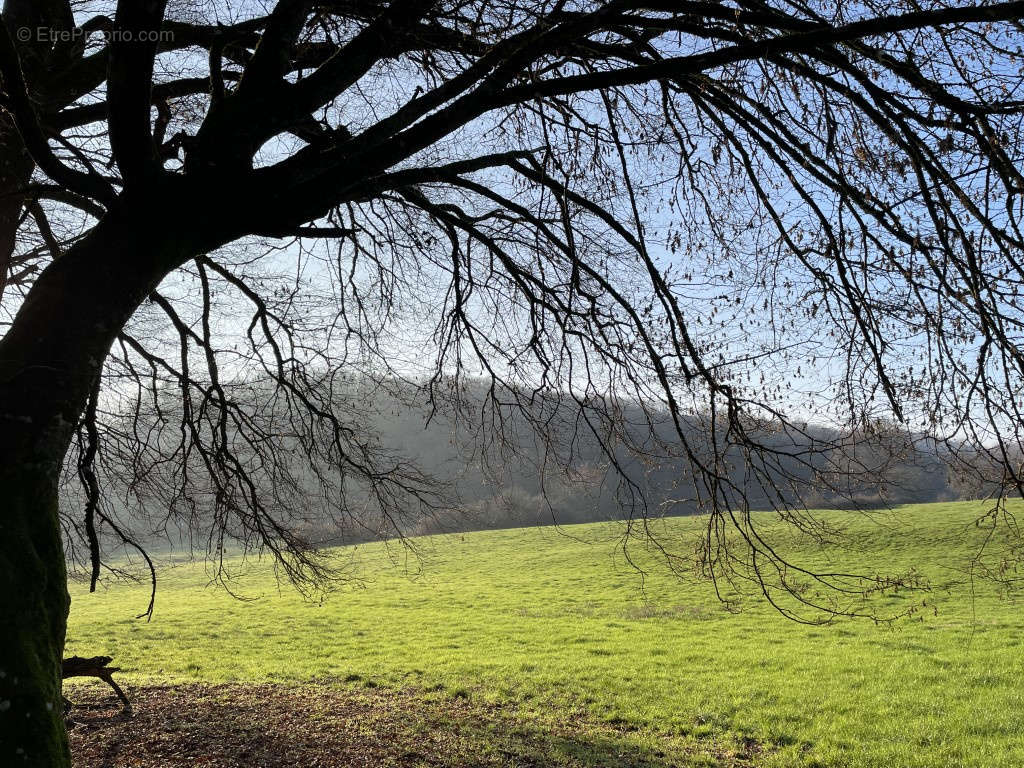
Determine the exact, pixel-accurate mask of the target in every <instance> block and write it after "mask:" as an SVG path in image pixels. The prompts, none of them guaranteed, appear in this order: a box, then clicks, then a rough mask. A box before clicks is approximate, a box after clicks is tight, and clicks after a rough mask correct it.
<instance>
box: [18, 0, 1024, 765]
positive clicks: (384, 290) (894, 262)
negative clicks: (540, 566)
mask: <svg viewBox="0 0 1024 768" xmlns="http://www.w3.org/2000/svg"><path fill="white" fill-rule="evenodd" d="M1022 15H1024V2H980V0H979V1H977V2H963V1H962V0H857V1H856V2H846V0H821V1H820V2H819V1H818V0H710V1H709V0H700V1H698V0H693V1H692V2H691V1H690V0H672V2H659V1H658V0H647V1H642V0H610V1H609V2H598V1H594V2H586V1H580V2H561V1H558V0H553V1H551V2H549V1H548V0H465V1H463V0H451V1H449V0H443V1H437V2H432V1H430V0H402V1H400V0H390V1H389V0H325V1H324V2H309V1H306V0H280V1H279V2H264V3H257V2H253V3H251V4H230V5H229V4H226V3H225V4H223V5H221V4H219V3H216V2H198V1H197V2H177V3H173V2H168V3H164V2H157V1H156V0H122V1H121V2H118V3H113V2H81V3H77V2H69V0H7V2H6V3H5V6H4V11H3V22H4V23H3V29H2V30H0V75H2V79H3V92H2V102H0V104H2V107H3V110H4V111H3V116H2V118H0V285H2V288H3V293H2V302H3V303H2V320H3V322H4V326H3V338H2V340H0V574H2V582H0V616H2V617H3V625H4V631H3V632H2V633H0V761H2V762H3V764H5V765H7V764H11V765H22V764H25V765H40V766H41V765H47V766H62V765H68V763H69V756H68V751H67V745H66V740H65V736H64V729H63V722H62V718H61V715H60V712H61V707H60V700H61V697H60V667H61V656H62V650H63V644H64V632H65V621H66V616H67V612H68V604H69V600H68V594H67V589H66V574H65V565H64V563H65V560H64V551H63V547H62V536H61V516H60V512H59V511H58V485H59V480H60V477H61V473H62V468H64V467H66V468H67V470H68V471H69V472H70V473H71V474H72V476H73V477H74V478H76V479H77V480H78V481H80V483H81V485H82V488H83V489H84V490H83V499H84V502H83V507H84V510H82V511H78V510H76V514H78V515H79V520H80V521H81V522H80V526H81V529H82V534H83V540H84V541H85V542H86V543H87V544H88V545H89V548H90V552H89V558H88V560H89V562H91V563H92V567H93V569H94V570H93V579H95V578H96V577H97V576H98V572H99V568H100V562H101V560H100V552H99V550H98V545H99V538H98V536H97V528H98V527H101V526H106V527H107V528H109V529H111V530H113V531H114V532H115V534H117V533H118V531H120V533H121V534H123V537H124V538H125V539H126V540H130V539H131V535H130V532H129V531H127V530H122V529H121V528H120V526H118V525H117V517H116V514H115V512H114V511H113V510H112V509H111V508H110V507H109V506H106V505H105V502H104V498H103V488H102V482H103V481H104V479H105V478H109V477H111V476H112V475H113V474H114V473H116V472H117V471H119V470H118V467H121V468H122V469H123V468H124V467H125V460H127V462H128V464H129V465H130V466H129V467H128V469H127V470H125V471H126V472H127V477H126V479H125V482H126V483H127V484H128V485H129V486H137V485H145V484H147V483H148V484H149V487H150V492H153V493H156V494H157V495H158V496H159V498H162V499H163V501H164V503H165V504H166V511H167V514H168V515H171V516H174V517H176V518H177V519H179V520H181V521H183V523H184V524H185V525H188V524H189V523H190V522H194V523H196V525H198V526H201V527H203V529H204V530H205V531H207V532H208V533H207V536H208V539H209V544H208V546H209V549H210V551H211V552H212V553H213V554H214V555H216V553H218V552H221V551H223V545H224V543H225V542H228V541H242V542H245V543H248V544H250V545H252V546H255V547H262V548H268V549H270V550H271V551H272V552H273V553H274V554H275V555H276V556H277V558H278V560H279V562H280V563H281V564H282V565H283V566H285V567H286V568H287V569H288V570H289V572H290V573H291V574H292V575H294V576H296V577H299V578H301V577H302V576H303V575H309V574H310V573H311V572H312V573H313V575H314V576H315V575H316V571H317V569H318V568H321V567H322V563H321V562H320V561H319V560H318V559H317V558H316V555H315V553H310V552H309V551H308V550H306V549H305V548H304V543H303V541H302V540H301V538H300V537H299V536H298V535H297V534H296V524H297V523H300V522H301V517H302V514H303V512H302V510H303V508H304V505H305V504H306V501H303V500H304V499H308V498H314V497H315V498H318V499H319V500H320V503H321V504H322V505H324V507H325V508H330V507H335V508H337V509H339V510H344V509H345V508H346V507H345V500H346V498H347V497H348V494H351V493H355V492H358V493H359V494H360V499H362V500H366V499H370V500H372V505H373V508H374V510H376V515H377V518H378V520H379V521H380V526H381V527H383V528H387V526H388V525H391V524H394V523H395V521H396V520H397V519H398V518H399V517H400V516H401V515H403V514H411V512H410V510H415V509H421V510H426V511H429V510H430V509H431V508H432V506H433V505H435V504H437V503H438V501H437V497H436V495H435V489H434V488H433V486H432V485H431V483H430V481H429V479H428V478H426V477H424V476H422V475H421V474H420V473H419V472H417V471H416V469H415V468H414V467H411V466H409V465H408V464H406V463H405V462H403V461H401V459H399V458H395V457H392V456H389V455H387V454H386V453H383V452H381V451H380V450H378V449H377V448H375V446H374V445H373V441H372V440H371V439H368V438H366V437H365V436H364V435H362V434H361V432H360V429H359V427H360V414H359V410H358V409H359V405H360V399H359V397H358V392H355V393H353V390H352V388H351V387H350V386H348V385H346V384H344V381H343V380H344V377H345V376H346V375H347V374H348V373H350V372H354V371H369V372H371V373H373V374H376V375H377V376H378V378H381V379H384V378H387V377H386V376H385V375H384V374H388V375H392V376H404V377H408V378H411V379H415V380H417V381H421V382H422V381H426V384H425V388H426V390H427V391H428V394H429V395H431V396H433V397H435V398H442V397H445V396H448V397H451V398H453V399H456V400H457V399H458V393H459V387H460V386H461V384H460V382H461V381H462V380H463V378H464V377H465V376H467V375H470V374H474V375H476V374H482V375H485V376H486V377H488V378H489V380H493V381H494V382H495V385H494V388H493V389H492V390H491V395H492V401H491V402H492V404H493V407H494V410H495V412H496V413H500V412H501V411H502V410H503V409H509V408H512V409H516V410H518V411H519V412H521V413H523V414H526V415H527V417H528V419H529V420H530V422H531V423H532V424H533V425H534V426H535V427H536V428H537V429H538V431H539V432H540V433H543V432H544V430H545V429H546V428H547V427H548V426H549V425H550V424H551V422H552V420H553V419H554V418H555V415H556V411H555V410H552V409H551V407H550V406H549V405H548V403H549V402H551V401H552V399H553V400H555V401H556V402H570V403H573V404H575V405H576V406H577V409H576V412H577V413H578V419H579V421H578V423H577V424H576V427H578V428H579V429H580V430H581V431H582V432H589V433H590V434H592V435H594V436H597V437H598V438H599V442H600V443H601V444H602V445H605V446H608V451H607V456H606V458H607V459H608V460H609V461H613V462H614V461H615V460H616V457H617V456H618V455H619V454H617V453H616V452H615V451H614V449H613V444H614V436H615V433H616V430H617V427H616V413H615V412H614V409H615V407H617V404H618V403H621V402H623V401H625V400H629V401H630V402H634V403H638V404H640V405H641V406H642V407H643V408H644V409H646V412H647V413H649V414H655V413H658V414H667V417H668V418H667V421H668V423H667V427H668V428H669V429H670V430H671V431H673V432H674V435H675V440H674V444H675V445H676V448H675V449H674V450H677V451H678V452H679V453H680V454H681V455H682V456H684V457H685V458H686V459H687V461H688V462H689V471H688V477H687V478H686V479H687V482H688V483H689V485H690V486H691V487H690V488H689V490H688V491H687V493H689V494H690V495H691V496H693V497H694V498H695V499H697V500H698V502H699V503H700V504H701V505H702V506H703V508H704V509H706V510H707V511H708V512H709V515H708V517H707V535H706V538H705V539H704V541H703V544H702V545H701V546H700V548H699V549H698V552H697V565H698V568H699V569H700V570H702V571H703V572H704V573H705V574H706V575H709V576H712V577H714V578H716V579H718V578H723V577H725V578H732V579H738V580H747V581H749V582H750V583H752V584H753V585H754V586H755V588H757V589H758V590H760V591H762V592H763V593H764V595H765V596H766V597H768V599H770V600H773V601H776V602H778V601H779V600H780V596H788V597H786V599H787V600H789V601H790V602H788V603H786V605H788V606H791V607H790V608H786V610H791V611H795V610H797V609H799V608H800V607H801V606H802V607H803V608H805V609H807V610H809V611H825V612H826V613H828V612H845V613H856V612H857V611H858V608H857V605H858V600H859V599H860V598H861V597H863V595H865V594H866V593H869V592H871V591H872V590H877V589H881V588H885V587H886V586H887V585H888V584H889V583H890V582H887V581H886V579H885V578H882V577H874V578H863V577H858V576H856V575H854V574H845V573H817V572H813V571H808V570H801V569H800V568H799V566H798V565H797V564H791V563H787V562H786V559H785V556H784V555H783V554H781V553H779V552H777V551H776V550H774V549H773V548H772V547H771V545H770V544H769V543H768V542H767V541H766V540H765V539H764V538H763V537H762V535H761V534H760V532H759V531H758V529H757V527H756V526H755V525H754V521H753V520H752V518H751V517H750V515H749V511H750V504H749V499H748V489H749V488H751V487H756V486H758V485H760V486H763V490H764V494H766V498H768V499H769V503H771V504H772V505H774V506H776V507H777V508H778V509H779V511H780V513H781V515H782V516H783V518H784V519H786V520H787V521H789V522H791V523H793V524H794V525H796V526H798V527H799V528H801V529H802V530H804V531H805V532H807V533H808V534H809V535H821V536H826V535H828V532H827V530H826V529H824V528H822V527H821V526H822V522H821V521H818V520H815V519H814V518H812V517H809V516H807V515H806V514H805V513H803V512H801V511H800V504H799V503H798V500H799V493H796V495H794V494H793V493H791V492H789V491H788V490H787V489H785V488H783V487H780V486H781V485H783V484H782V483H780V482H779V478H780V477H785V476H786V473H785V472H781V473H780V471H778V470H779V468H780V467H783V466H784V465H785V466H786V467H790V468H791V467H792V466H794V462H795V463H796V465H799V464H800V463H801V462H804V463H806V465H807V467H808V468H809V469H808V471H811V470H813V471H814V472H818V473H819V474H820V476H821V477H822V478H826V479H827V478H828V477H830V476H831V474H830V472H829V471H827V470H828V469H829V468H828V467H826V468H825V471H820V472H819V470H821V469H822V468H821V467H820V466H817V465H814V464H813V462H812V460H811V458H810V457H809V456H808V455H807V452H806V446H807V445H808V444H809V443H808V441H810V444H813V441H814V438H813V436H810V437H808V436H807V435H805V434H804V431H805V427H804V422H805V420H806V419H807V414H822V413H828V414H830V417H831V418H832V419H833V420H834V421H835V422H836V423H840V424H845V425H847V426H848V428H849V430H850V431H851V433H852V432H853V431H856V430H863V429H864V425H866V424H871V423H876V420H877V419H878V418H879V417H884V418H888V419H891V420H895V421H896V422H899V423H902V424H903V425H905V427H906V429H907V430H908V431H909V432H912V433H913V434H915V435H929V436H931V437H932V438H934V439H936V440H941V441H945V442H946V443H947V444H948V445H949V446H951V448H950V450H951V451H953V452H955V450H956V447H957V446H959V445H962V444H970V445H971V446H972V456H974V457H976V456H977V454H978V453H979V452H980V453H982V454H985V455H984V459H985V461H986V462H987V463H988V465H989V466H992V467H996V468H998V470H999V472H1000V473H1001V475H1000V476H999V477H997V478H996V479H997V481H998V484H999V486H1000V487H1001V488H1002V489H1003V491H1013V490H1014V489H1016V490H1017V491H1019V490H1020V489H1021V468H1020V464H1019V462H1020V455H1021V451H1020V449H1021V437H1022V435H1021V426H1022V421H1021V413H1020V410H1019V409H1020V408H1021V404H1022V403H1024V397H1022V387H1021V382H1022V375H1024V343H1022V342H1024V332H1022V322H1024V312H1022V301H1024V299H1022V297H1021V294H1020V289H1021V281H1022V280H1024V267H1022V260H1024V249H1022V234H1021V231H1020V228H1019V225H1020V218H1021V206H1022V199H1024V198H1022V196H1024V176H1022V175H1021V152H1022V148H1024V143H1022V137H1021V133H1020V128H1021V125H1020V123H1021V117H1022V114H1024V88H1022V78H1024V74H1022V72H1024V70H1022V67H1024V60H1022V58H1021V47H1020V46H1021V40H1022V37H1021V34H1022V31H1024V28H1022V25H1021V21H1020V19H1021V17H1022ZM226 308H230V309H226ZM423 377H426V378H423ZM557 413H562V411H557ZM694 423H700V424H701V425H702V426H704V427H706V429H705V431H704V433H703V434H704V436H703V437H702V438H701V439H700V440H695V439H694V437H693V435H694V434H695V433H694V431H693V430H691V429H689V428H688V427H689V426H690V425H692V424H694ZM659 426H660V428H664V427H665V426H666V425H665V424H661V425H659ZM662 434H664V432H662ZM619 436H620V437H624V439H625V437H628V431H626V430H621V429H619ZM769 437H770V438H771V439H769ZM839 444H840V446H841V445H842V444H843V443H842V441H840V443H839ZM832 447H834V446H829V448H830V449H831V448H832ZM69 448H70V449H72V450H71V451H70V452H69ZM638 448H640V449H643V448H644V446H638ZM294 455H300V456H308V457H309V463H310V464H311V465H312V466H313V467H314V468H315V469H314V471H313V474H312V475H309V474H306V475H303V476H299V475H297V474H295V473H293V472H291V471H290V468H291V467H294V466H295V464H294V461H293V460H292V459H291V458H289V457H291V456H294ZM104 457H109V459H110V461H109V463H106V464H105V463H104V461H105V459H104ZM857 461H858V459H857V457H856V456H854V457H851V458H850V459H849V460H846V461H843V462H838V461H837V462H836V465H837V466H839V465H842V467H844V468H848V467H850V466H854V465H855V464H856V462H857ZM66 462H67V463H66ZM736 465H738V466H740V467H741V469H742V472H743V473H744V478H745V479H744V481H743V483H739V482H737V480H736V474H735V473H734V472H731V471H730V466H736ZM790 474H791V473H790ZM154 489H155V490H154ZM629 490H630V489H629V487H628V483H626V485H625V487H624V489H623V492H624V493H626V494H627V495H628V493H629ZM794 498H796V499H797V502H794ZM339 514H341V513H339ZM353 519H354V518H353ZM66 520H67V519H66ZM66 524H68V525H72V523H71V522H67V523H66ZM643 524H644V521H643V520H642V519H641V520H639V521H638V522H637V523H636V525H637V526H639V527H641V528H642V527H643ZM730 531H731V532H732V533H729V532H730Z"/></svg>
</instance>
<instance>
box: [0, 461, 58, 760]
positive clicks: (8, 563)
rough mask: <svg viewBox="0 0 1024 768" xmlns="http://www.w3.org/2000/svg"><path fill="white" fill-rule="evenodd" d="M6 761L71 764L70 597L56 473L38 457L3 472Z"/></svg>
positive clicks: (1, 644)
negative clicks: (67, 716)
mask: <svg viewBox="0 0 1024 768" xmlns="http://www.w3.org/2000/svg"><path fill="white" fill-rule="evenodd" d="M0 499H3V502H2V507H0V615H2V616H3V624H4V629H3V631H2V632H0V764H3V765H10V766H18V765H24V766H40V768H42V766H47V767H49V766H65V765H70V755H69V753H68V747H67V739H66V737H65V733H64V707H63V705H62V699H61V674H60V660H61V657H62V655H63V652H64V629H65V626H66V620H67V613H68V605H69V603H70V599H69V597H68V591H67V579H66V575H65V570H64V550H63V547H62V545H61V538H60V530H59V525H58V521H57V487H56V475H55V473H54V472H53V471H52V470H51V468H48V467H45V466H40V465H39V464H37V463H35V462H32V461H31V460H27V461H22V462H18V463H13V464H5V466H4V471H3V472H2V473H0Z"/></svg>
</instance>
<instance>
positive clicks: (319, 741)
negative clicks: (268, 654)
mask: <svg viewBox="0 0 1024 768" xmlns="http://www.w3.org/2000/svg"><path fill="white" fill-rule="evenodd" d="M128 693H129V697H130V698H131V699H132V703H133V706H134V710H135V712H134V715H133V716H132V717H130V718H129V717H126V716H124V715H123V714H122V713H121V712H120V708H119V707H118V705H117V701H116V700H115V699H113V697H112V696H109V695H108V694H109V692H108V691H105V690H104V689H101V688H99V687H97V686H92V685H86V686H81V687H78V688H76V689H75V690H73V691H71V696H70V698H71V699H72V700H73V701H74V703H75V707H74V709H73V710H72V713H71V718H72V727H71V730H70V733H69V737H70V740H71V750H72V757H73V760H72V762H73V766H74V768H157V766H159V767H160V768H178V767H179V766H180V767H182V768H184V767H185V766H188V767H189V768H192V767H193V766H202V767H203V768H243V767H244V768H278V767H279V766H280V767H281V768H284V767H291V766H294V767H295V768H334V767H335V766H337V767H338V768H342V767H344V768H359V767H361V766H373V767H374V768H382V767H385V766H388V767H390V766H402V767H403V768H404V767H405V766H409V767H412V766H452V767H458V768H461V767H463V766H466V767H468V766H495V767H497V766H509V767H511V766H516V767H517V768H530V767H531V766H538V767H539V766H574V767H575V766H579V767H581V768H582V767H583V766H586V767H587V768H591V767H594V768H596V767H597V766H616V768H641V767H647V766H651V767H653V766H680V767H681V768H689V767H690V766H707V765H722V766H731V767H735V768H738V767H740V766H752V765H754V763H753V762H751V760H752V759H754V758H755V757H756V752H757V750H756V749H755V748H754V747H752V746H751V747H750V748H749V749H741V750H739V752H733V751H730V750H722V749H714V750H707V751H705V750H704V749H699V750H697V749H695V748H694V746H693V745H692V744H683V743H681V742H680V741H679V740H674V739H669V738H663V739H659V738H658V737H651V736H649V735H648V736H646V737H645V736H643V735H642V734H639V735H638V734H636V733H635V732H626V731H623V730H621V729H616V728H615V727H614V726H610V725H608V724H605V723H595V722H590V721H586V720H584V719H582V718H580V717H578V716H577V717H569V718H566V719H564V720H560V721H558V723H557V724H555V725H552V724H551V723H542V722H540V721H539V720H538V719H537V718H536V717H535V716H528V715H523V714H519V713H518V712H517V711H516V709H515V708H514V707H512V706H505V707H503V706H498V705H490V704H480V703H476V702H472V701H469V700H467V699H464V698H458V697H454V698H451V699H443V698H442V699H438V698H425V697H423V696H421V695H417V694H415V693H412V692H402V691H390V690H386V689H365V690H360V689H355V688H345V687H334V686H330V685H302V686H296V685H274V684H220V685H212V684H197V683H189V684H181V685H147V686H131V687H130V690H129V692H128Z"/></svg>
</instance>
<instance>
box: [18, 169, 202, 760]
mask: <svg viewBox="0 0 1024 768" xmlns="http://www.w3.org/2000/svg"><path fill="white" fill-rule="evenodd" d="M204 209H205V210H206V211H208V210H211V209H212V202H211V201H210V200H208V199H207V200H203V199H202V195H201V194H199V193H197V192H196V191H195V190H188V189H183V188H181V187H180V182H175V181H173V180H161V181H160V183H159V184H154V187H153V188H152V189H148V190H146V193H145V194H144V195H142V194H138V193H136V194H134V195H131V196H128V195H126V196H125V198H124V202H123V203H122V204H121V205H119V206H118V207H117V208H116V209H115V210H113V211H111V213H110V214H108V215H107V216H106V217H105V218H104V219H103V221H101V222H100V223H99V224H98V225H97V226H96V227H95V228H94V229H93V230H92V232H91V233H90V234H89V235H88V236H87V237H85V238H84V239H83V240H81V241H80V242H79V243H78V244H76V245H75V246H74V247H73V248H71V249H70V250H68V251H67V252H66V253H65V254H64V255H63V256H61V258H60V259H58V260H57V261H55V262H53V263H52V264H51V265H50V266H49V267H48V268H47V269H46V270H44V271H43V272H42V273H41V274H40V275H39V277H38V279H37V280H36V282H35V284H34V285H33V287H32V290H31V291H30V292H29V294H28V296H27V297H26V298H25V301H24V304H23V305H22V307H21V308H20V310H19V311H18V314H17V317H16V318H15V321H14V324H13V325H12V326H11V328H10V329H9V330H8V332H7V334H6V335H5V336H4V338H3V339H2V340H0V624H2V627H3V629H2V631H0V765H2V766H8V765H10V766H19V765H25V766H46V768H64V767H65V766H68V765H69V764H70V762H69V761H70V758H69V755H68V749H67V740H66V735H65V732H64V722H63V717H62V707H61V695H60V677H61V659H62V657H63V650H64V630H65V622H66V617H67V612H68V607H69V598H68V593H67V588H66V573H65V564H64V553H63V546H62V542H61V536H60V527H59V520H58V516H57V481H58V476H59V471H60V466H61V462H62V460H63V456H64V453H65V451H66V450H67V447H68V445H69V443H70V440H71V438H72V436H73V433H74V429H75V424H76V422H77V419H78V418H79V416H80V414H81V413H82V411H83V409H84V406H85V403H86V400H87V398H88V395H89V392H90V390H91V388H92V387H93V385H94V384H95V381H96V377H97V376H98V375H99V372H100V368H101V366H102V361H103V359H104V357H105V356H106V354H107V352H108V350H109V349H110V345H111V344H112V343H113V341H114V339H115V338H116V337H117V334H118V333H120V331H121V330H122V329H123V327H124V325H125V324H126V323H127V321H128V319H129V318H130V317H131V315H132V313H133V312H134V311H135V309H136V308H137V307H138V306H139V304H140V303H141V302H142V301H143V300H144V299H145V297H146V296H147V295H148V294H149V293H150V292H151V291H152V290H153V288H155V287H156V285H157V283H158V282H159V281H160V280H161V279H162V278H163V277H164V276H165V275H166V274H167V273H168V272H170V271H171V270H172V269H174V268H175V267H177V266H178V265H180V264H181V263H182V262H184V261H185V260H187V259H189V258H191V257H193V256H195V255H197V254H198V253H202V252H204V251H206V250H207V249H210V248H213V247H216V246H217V245H219V244H220V242H222V240H221V239H220V238H216V237H213V236H211V235H210V230H209V229H208V228H207V226H204V225H206V222H204V219H203V215H202V213H203V212H204Z"/></svg>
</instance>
